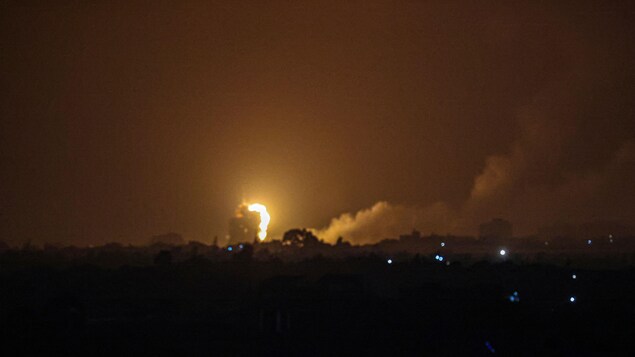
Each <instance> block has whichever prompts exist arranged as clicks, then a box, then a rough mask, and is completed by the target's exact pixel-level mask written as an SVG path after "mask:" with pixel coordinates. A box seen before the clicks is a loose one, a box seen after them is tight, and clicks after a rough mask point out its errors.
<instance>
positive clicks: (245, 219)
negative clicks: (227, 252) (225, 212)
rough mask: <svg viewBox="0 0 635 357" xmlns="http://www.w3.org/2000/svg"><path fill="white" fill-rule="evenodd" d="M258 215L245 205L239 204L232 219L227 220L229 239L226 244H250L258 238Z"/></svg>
mask: <svg viewBox="0 0 635 357" xmlns="http://www.w3.org/2000/svg"><path fill="white" fill-rule="evenodd" d="M259 224H260V215H259V214H258V212H251V211H249V209H247V205H246V204H241V205H240V206H238V208H237V209H236V214H235V215H234V217H232V218H230V219H229V239H228V241H227V244H230V245H231V244H237V243H251V242H253V241H254V239H256V238H257V236H258V225H259Z"/></svg>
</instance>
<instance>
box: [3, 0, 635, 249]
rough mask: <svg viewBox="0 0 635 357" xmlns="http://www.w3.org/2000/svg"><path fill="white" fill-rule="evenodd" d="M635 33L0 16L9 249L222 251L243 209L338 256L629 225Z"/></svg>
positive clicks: (512, 17)
mask: <svg viewBox="0 0 635 357" xmlns="http://www.w3.org/2000/svg"><path fill="white" fill-rule="evenodd" d="M634 24H635V6H633V3H632V2H629V1H623V2H617V1H615V2H614V1H542V2H540V1H527V2H516V3H512V2H500V4H498V5H493V4H492V3H490V4H489V5H486V4H483V3H482V2H472V1H469V2H468V1H465V2H462V1H438V2H435V1H403V2H401V1H385V2H384V1H368V0H366V1H359V2H343V1H332V2H327V1H315V2H306V1H289V2H274V1H253V2H243V1H224V2H213V3H212V2H210V1H201V2H187V1H173V2H166V1H121V2H116V1H95V2H93V3H92V4H88V2H85V1H2V2H0V46H1V50H0V89H1V93H2V95H1V96H0V228H1V229H2V239H3V240H5V241H8V242H13V243H17V242H23V241H26V240H31V241H34V242H45V241H46V242H56V243H73V244H80V245H85V244H98V243H104V242H108V241H118V242H123V243H145V242H147V241H148V238H149V237H150V236H151V235H155V234H161V233H165V232H169V231H174V232H179V233H181V234H183V236H184V237H185V238H186V239H188V240H189V239H191V240H200V241H204V242H207V243H209V242H211V241H212V239H213V237H214V236H215V235H217V236H219V237H224V236H225V234H226V233H227V225H228V220H229V218H230V217H231V216H232V214H233V213H234V210H235V208H236V206H237V205H238V204H240V203H241V201H242V200H243V199H246V200H247V201H249V202H261V203H263V204H265V205H266V206H267V207H268V209H269V212H270V213H271V217H272V221H271V225H270V232H271V236H273V237H279V236H280V235H281V234H282V233H283V232H284V231H286V230H287V229H290V228H294V227H310V228H324V227H327V226H328V225H329V224H332V226H331V228H330V229H328V230H326V231H321V232H322V234H323V235H324V238H325V239H327V240H329V241H330V240H332V239H334V237H336V236H337V235H340V234H341V235H344V237H345V238H348V239H352V240H353V241H356V242H365V241H373V240H375V239H379V238H381V237H384V236H387V235H391V234H393V235H394V234H398V233H403V232H407V231H409V230H411V229H412V228H418V229H419V230H421V231H422V232H423V233H425V234H428V233H431V232H436V233H443V234H445V233H448V232H449V233H459V234H463V233H464V234H474V233H475V232H476V228H477V225H478V223H480V222H483V221H485V220H489V219H490V218H492V217H503V218H506V219H509V220H510V221H511V222H512V223H513V224H514V230H515V232H516V233H517V234H529V233H532V232H535V231H536V230H537V229H538V228H539V227H541V226H544V225H550V224H554V223H558V222H561V223H562V222H564V223H574V224H575V223H582V222H589V221H596V220H616V221H620V222H624V223H626V224H633V223H635V115H634V104H633V103H634V101H633V98H634V97H635V66H634V65H635V45H634V43H633V42H634V41H633V39H634V38H635V25H634ZM360 210H362V212H361V213H359V214H357V215H356V212H358V211H360ZM345 213H350V214H351V215H350V216H348V215H344V216H341V217H340V215H342V214H345ZM336 217H340V218H338V219H336V220H335V221H331V220H332V219H333V218H336Z"/></svg>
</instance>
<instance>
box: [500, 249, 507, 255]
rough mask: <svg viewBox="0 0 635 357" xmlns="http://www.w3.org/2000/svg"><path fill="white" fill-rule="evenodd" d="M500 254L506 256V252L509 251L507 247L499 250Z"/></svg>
mask: <svg viewBox="0 0 635 357" xmlns="http://www.w3.org/2000/svg"><path fill="white" fill-rule="evenodd" d="M498 254H500V255H501V256H504V255H505V254H507V251H506V250H505V249H501V250H500V252H498Z"/></svg>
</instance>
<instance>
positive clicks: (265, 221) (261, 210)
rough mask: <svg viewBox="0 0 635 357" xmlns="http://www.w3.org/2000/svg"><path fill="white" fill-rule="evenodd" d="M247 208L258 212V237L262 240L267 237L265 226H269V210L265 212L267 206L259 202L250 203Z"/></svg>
mask: <svg viewBox="0 0 635 357" xmlns="http://www.w3.org/2000/svg"><path fill="white" fill-rule="evenodd" d="M247 209H248V210H249V211H250V212H258V214H259V215H260V224H259V225H258V238H259V239H260V240H261V241H263V240H265V238H266V237H267V226H269V221H270V220H271V217H270V216H269V212H267V207H265V205H263V204H260V203H252V204H250V205H249V206H247Z"/></svg>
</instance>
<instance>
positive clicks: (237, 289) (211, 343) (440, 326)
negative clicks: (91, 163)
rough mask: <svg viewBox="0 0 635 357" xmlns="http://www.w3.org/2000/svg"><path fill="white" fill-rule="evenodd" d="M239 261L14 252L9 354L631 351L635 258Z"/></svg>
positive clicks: (3, 268)
mask: <svg viewBox="0 0 635 357" xmlns="http://www.w3.org/2000/svg"><path fill="white" fill-rule="evenodd" d="M163 248H165V247H163ZM104 249H105V250H104ZM215 249H216V251H217V253H218V254H225V255H227V253H228V252H227V250H226V248H225V249H221V248H215ZM108 252H110V253H108ZM178 252H181V255H179V253H178ZM234 253H235V254H232V255H231V257H229V258H228V257H225V258H222V256H221V255H218V256H216V255H201V254H196V252H194V253H192V252H191V251H190V252H188V253H187V254H185V253H183V248H182V247H181V248H178V249H177V248H173V249H161V250H160V251H158V252H156V254H153V259H152V260H151V261H147V259H146V258H144V255H143V254H141V253H140V252H137V253H135V250H133V251H132V252H127V253H125V249H123V248H122V250H108V249H107V248H103V247H102V250H101V251H99V252H93V253H90V252H88V253H86V252H84V253H83V254H79V253H78V254H76V255H77V256H80V257H81V259H80V258H78V259H72V258H70V257H71V256H73V254H70V253H68V252H67V254H65V255H63V258H60V257H59V256H58V255H56V254H55V253H54V252H53V253H45V252H43V251H39V252H25V251H7V252H4V253H2V254H1V255H2V263H0V284H1V286H2V289H1V290H0V306H1V308H0V314H1V315H0V316H1V321H2V324H1V325H2V339H3V341H2V344H1V345H0V349H1V351H0V353H1V354H2V355H4V356H13V355H72V354H81V355H133V354H136V355H223V356H224V355H229V356H245V355H298V356H307V355H309V356H311V355H316V356H317V355H339V356H345V355H356V356H358V355H381V356H386V355H417V356H422V355H432V356H450V355H470V356H472V355H474V356H480V355H483V356H489V355H514V356H537V355H567V356H581V355H597V356H607V355H628V354H630V353H632V352H633V351H635V349H634V348H635V344H634V341H633V335H634V329H633V321H635V309H634V306H633V301H635V287H634V284H633V282H634V281H635V271H634V270H633V269H632V265H631V264H630V263H628V261H627V260H623V261H624V262H626V264H623V265H622V266H621V267H619V268H614V269H610V270H608V269H605V270H598V269H595V268H588V267H587V268H584V267H581V266H574V265H571V264H569V263H566V262H565V263H563V264H562V265H553V264H547V263H536V262H535V261H534V262H526V261H525V262H523V261H514V260H513V259H510V260H505V261H501V260H492V261H490V262H488V261H478V262H471V263H464V262H461V261H458V260H455V261H453V262H451V263H449V264H448V262H447V260H448V258H444V259H443V260H441V259H439V257H438V256H439V255H438V254H433V255H432V254H431V255H418V254H417V255H413V254H410V255H407V254H401V255H395V256H391V257H388V258H387V257H386V256H385V255H380V254H375V253H368V254H361V255H358V256H344V257H334V256H328V257H325V256H320V255H317V256H314V257H309V258H302V259H295V260H293V259H280V258H279V257H270V258H267V259H256V257H255V255H254V251H253V248H252V247H251V246H248V245H247V246H243V247H242V248H240V251H239V252H234ZM122 254H127V255H125V258H122V257H121V255H122ZM55 257H57V258H55ZM135 257H136V258H135ZM177 257H180V258H178V259H177ZM135 259H136V260H135ZM144 259H146V260H144ZM605 259H608V258H606V257H605ZM91 260H92V263H91ZM116 261H127V262H134V264H128V263H126V264H119V265H118V264H115V263H114V262H116ZM144 261H145V262H146V263H143V262H144ZM565 261H566V259H565ZM567 264H568V265H567Z"/></svg>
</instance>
